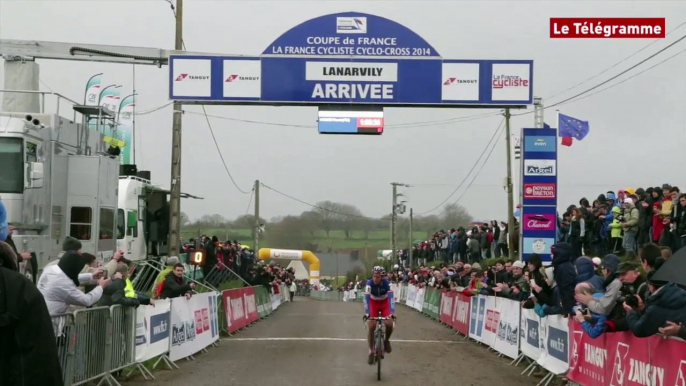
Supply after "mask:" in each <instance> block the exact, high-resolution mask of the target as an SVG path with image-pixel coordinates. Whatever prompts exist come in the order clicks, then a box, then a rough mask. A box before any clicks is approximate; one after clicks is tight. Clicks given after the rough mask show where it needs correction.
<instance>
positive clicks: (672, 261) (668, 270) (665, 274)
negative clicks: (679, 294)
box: [651, 248, 686, 287]
mask: <svg viewBox="0 0 686 386" xmlns="http://www.w3.org/2000/svg"><path fill="white" fill-rule="evenodd" d="M651 280H654V281H668V282H672V283H676V284H678V285H680V286H682V287H686V248H681V249H679V250H678V251H677V252H676V253H675V254H674V255H672V257H670V258H669V260H667V261H665V263H664V264H662V267H660V268H659V269H658V270H657V271H656V272H655V274H654V275H653V277H652V278H651Z"/></svg>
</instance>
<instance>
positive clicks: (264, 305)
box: [253, 286, 272, 319]
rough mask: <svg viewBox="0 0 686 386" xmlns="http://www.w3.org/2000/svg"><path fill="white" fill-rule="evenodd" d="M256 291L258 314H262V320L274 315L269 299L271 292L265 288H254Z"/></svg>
mask: <svg viewBox="0 0 686 386" xmlns="http://www.w3.org/2000/svg"><path fill="white" fill-rule="evenodd" d="M253 288H254V289H255V300H256V301H257V313H258V314H260V319H262V318H264V317H266V316H268V315H269V314H271V313H272V302H271V299H270V297H269V291H267V289H266V288H264V286H256V287H253Z"/></svg>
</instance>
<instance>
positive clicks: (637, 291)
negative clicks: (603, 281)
mask: <svg viewBox="0 0 686 386" xmlns="http://www.w3.org/2000/svg"><path fill="white" fill-rule="evenodd" d="M638 268H639V267H638V264H636V263H633V262H630V261H627V262H625V263H622V264H620V265H619V269H617V276H618V277H619V280H620V281H621V282H622V288H621V290H620V292H621V293H622V296H632V295H638V296H640V297H641V299H647V298H648V296H650V290H649V288H648V284H647V283H646V279H645V277H644V276H643V275H641V273H640V272H639V271H638Z"/></svg>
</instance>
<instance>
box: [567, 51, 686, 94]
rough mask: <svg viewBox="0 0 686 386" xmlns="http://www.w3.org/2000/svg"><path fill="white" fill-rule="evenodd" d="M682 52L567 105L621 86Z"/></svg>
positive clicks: (681, 52)
mask: <svg viewBox="0 0 686 386" xmlns="http://www.w3.org/2000/svg"><path fill="white" fill-rule="evenodd" d="M684 52H686V48H684V49H683V50H681V51H679V52H677V53H676V54H674V55H672V56H670V57H668V58H667V59H664V60H662V61H660V62H658V63H655V64H653V65H652V66H650V67H648V68H646V69H645V70H643V71H641V72H637V73H636V74H634V75H632V76H630V77H628V78H626V79H623V80H622V81H620V82H617V83H615V84H612V85H609V86H607V87H604V88H601V89H600V90H598V91H596V92H593V93H590V94H588V95H585V96H583V97H581V98H578V99H575V100H573V101H570V102H569V103H572V102H577V101H580V100H583V99H586V98H590V97H592V96H593V95H596V94H600V93H601V92H603V91H606V90H609V89H611V88H613V87H615V86H619V85H620V84H622V83H624V82H626V81H628V80H630V79H633V78H635V77H637V76H639V75H641V74H643V73H644V72H647V71H650V70H652V69H653V68H655V67H657V66H659V65H661V64H664V63H666V62H668V61H670V60H672V59H674V58H676V57H677V56H679V55H681V54H683V53H684Z"/></svg>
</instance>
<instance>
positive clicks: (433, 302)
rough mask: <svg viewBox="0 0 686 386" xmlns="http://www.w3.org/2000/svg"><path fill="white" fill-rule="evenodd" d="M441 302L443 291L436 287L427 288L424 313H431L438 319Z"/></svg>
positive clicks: (423, 307) (430, 314) (431, 315)
mask: <svg viewBox="0 0 686 386" xmlns="http://www.w3.org/2000/svg"><path fill="white" fill-rule="evenodd" d="M440 302H441V291H439V290H437V289H434V288H427V289H426V295H425V296H424V305H423V306H422V313H424V314H426V315H429V316H430V317H432V318H434V319H438V306H439V304H440Z"/></svg>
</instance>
